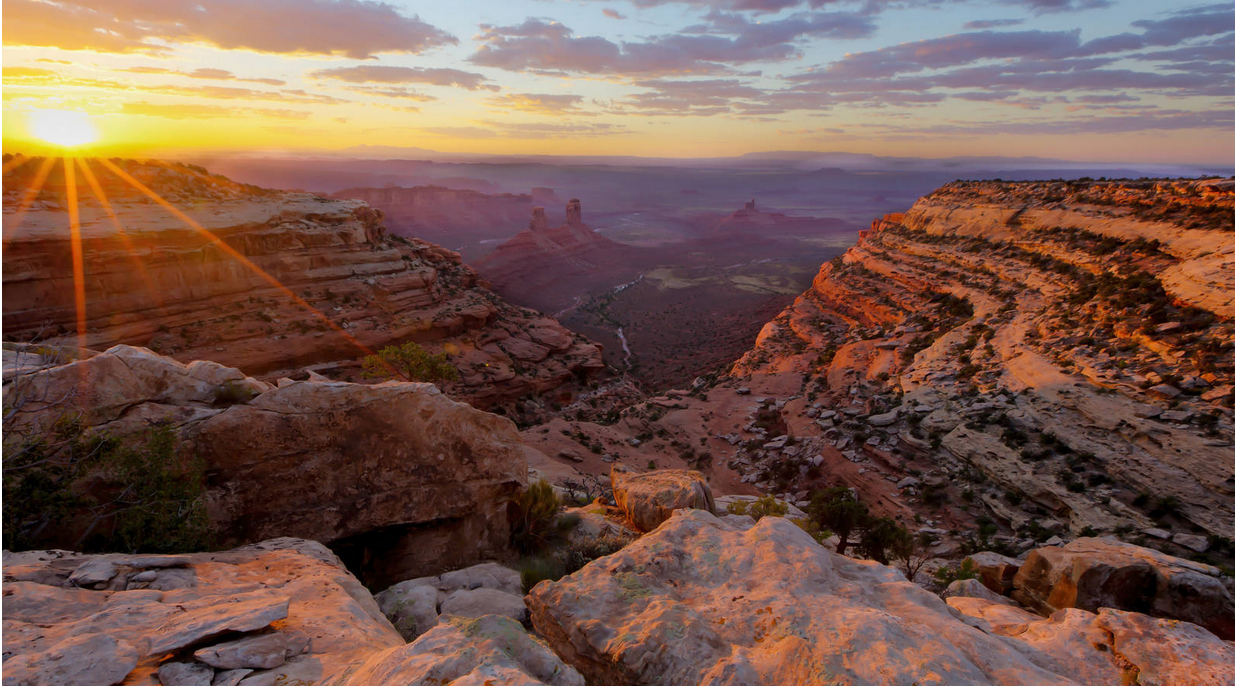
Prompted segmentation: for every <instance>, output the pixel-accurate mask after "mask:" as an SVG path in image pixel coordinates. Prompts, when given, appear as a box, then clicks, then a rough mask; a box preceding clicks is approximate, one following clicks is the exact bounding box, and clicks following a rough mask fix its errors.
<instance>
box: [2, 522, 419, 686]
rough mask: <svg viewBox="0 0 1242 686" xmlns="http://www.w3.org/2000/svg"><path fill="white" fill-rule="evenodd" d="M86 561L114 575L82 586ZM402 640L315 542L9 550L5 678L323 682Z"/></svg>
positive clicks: (40, 680)
mask: <svg viewBox="0 0 1242 686" xmlns="http://www.w3.org/2000/svg"><path fill="white" fill-rule="evenodd" d="M99 562H106V563H107V564H106V565H100V564H98V563H99ZM84 566H92V567H94V568H96V569H99V568H106V569H110V570H111V573H110V575H108V578H107V579H105V580H103V581H97V582H95V583H93V584H91V587H90V588H80V587H78V586H77V585H75V584H74V583H73V582H71V581H70V579H71V577H72V576H73V575H74V573H75V571H77V570H79V569H81V568H82V567H84ZM104 574H106V573H104ZM104 574H100V575H99V576H103V575H104ZM96 578H98V577H96ZM139 579H142V581H139ZM96 587H98V588H96ZM404 645H405V642H404V641H403V640H401V636H400V635H398V634H397V632H396V631H395V630H393V628H392V625H391V624H389V623H388V621H387V620H386V619H385V618H384V615H383V614H382V613H381V612H380V611H379V608H378V607H376V605H375V602H374V601H373V600H372V599H371V597H370V594H368V593H367V592H366V589H364V588H363V587H362V584H360V583H358V580H357V579H355V578H354V577H353V576H352V575H351V574H350V573H349V572H348V571H346V570H345V567H344V566H343V565H342V564H341V562H340V560H339V559H337V558H336V557H335V556H334V555H333V554H332V552H331V551H329V550H328V549H327V548H325V547H324V546H322V545H320V544H318V543H315V542H313V541H305V540H297V539H276V540H272V541H265V542H263V543H260V544H258V545H254V546H247V547H243V548H237V549H235V550H229V551H225V552H219V553H198V554H194V555H184V556H163V555H95V556H92V555H79V554H76V553H69V552H65V551H30V552H24V553H5V555H4V650H5V658H6V659H5V663H4V678H5V684H25V683H30V684H83V686H85V685H87V684H91V685H95V686H99V685H107V684H114V683H120V681H121V680H122V679H124V680H126V683H127V684H155V683H158V681H159V680H163V681H164V682H165V683H169V682H170V681H172V679H173V678H174V677H178V676H179V675H180V676H184V677H186V678H192V677H193V676H194V675H198V676H199V677H201V676H204V675H205V676H206V677H207V679H208V683H209V682H210V680H211V678H213V676H219V675H221V674H223V673H225V672H236V670H250V671H249V672H247V674H249V675H250V676H251V678H253V677H254V676H256V675H270V676H268V677H267V678H269V679H272V680H274V681H273V682H268V683H274V682H275V680H282V681H284V682H285V683H319V681H320V679H321V678H323V676H324V675H328V674H339V673H341V672H343V671H345V670H346V669H347V668H348V667H349V666H350V665H354V664H357V663H361V662H363V661H365V660H367V659H368V658H370V657H371V656H372V655H374V654H376V653H379V652H382V651H386V650H391V649H394V648H400V647H402V646H404ZM10 656H12V657H10ZM161 664H162V665H163V666H161ZM157 672H158V673H157ZM75 674H80V675H82V677H83V678H75V677H74V675H75ZM298 680H304V681H298ZM185 683H195V682H194V681H188V682H185ZM256 683H257V682H256Z"/></svg>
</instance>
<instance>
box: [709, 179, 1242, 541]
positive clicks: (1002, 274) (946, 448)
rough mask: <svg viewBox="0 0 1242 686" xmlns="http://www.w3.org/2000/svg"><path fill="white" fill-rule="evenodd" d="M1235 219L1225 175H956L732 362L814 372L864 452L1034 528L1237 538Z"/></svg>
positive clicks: (893, 218) (855, 252)
mask: <svg viewBox="0 0 1242 686" xmlns="http://www.w3.org/2000/svg"><path fill="white" fill-rule="evenodd" d="M1230 186H1231V184H1230ZM1232 212H1233V196H1232V191H1231V190H1230V191H1229V192H1221V191H1220V190H1219V185H1217V184H1213V183H1210V182H1196V181H1177V182H1114V183H1102V182H1101V183H1096V182H1086V181H1083V182H1071V183H1063V182H1049V183H1002V182H970V183H967V182H959V183H955V184H950V185H948V186H945V187H944V188H941V189H940V190H938V191H936V192H935V193H932V194H931V195H929V196H927V197H925V198H923V199H921V200H919V201H918V202H917V203H916V204H915V205H914V206H913V207H912V208H911V209H910V210H909V211H908V212H906V213H904V214H898V215H889V216H886V217H884V218H883V219H880V220H877V221H876V222H875V223H873V225H872V228H871V229H870V230H868V231H865V232H863V233H862V235H861V236H860V239H859V242H858V245H857V246H856V247H854V248H852V249H851V250H850V251H849V252H847V253H846V254H845V255H844V256H843V257H842V259H840V260H839V261H834V262H832V263H829V264H826V265H825V266H824V268H823V270H822V271H821V273H820V274H819V276H818V277H817V278H816V280H815V284H814V286H813V287H812V288H811V289H810V290H809V291H807V292H806V293H805V294H803V296H801V297H800V298H799V299H798V301H797V302H796V303H795V304H794V306H793V307H791V308H789V309H788V310H787V311H786V312H784V313H782V314H781V315H780V316H779V317H777V318H776V319H775V320H774V321H773V322H772V323H771V324H769V325H768V326H767V327H765V329H764V331H763V332H762V333H761V334H760V336H759V340H758V342H757V345H756V348H755V350H753V351H752V352H751V353H749V354H748V355H747V356H746V357H745V358H744V359H743V360H741V361H740V362H739V363H738V364H737V365H736V367H735V368H734V371H733V373H734V375H755V374H760V375H762V374H765V373H772V372H775V371H779V370H783V369H790V368H796V369H800V370H803V371H804V372H805V373H806V374H808V375H809V377H810V378H811V379H812V383H814V380H816V379H818V380H821V382H822V384H823V388H824V389H825V390H824V393H823V395H824V397H825V398H832V399H833V401H834V402H835V403H842V404H846V403H848V404H849V405H851V406H856V407H863V408H865V412H862V413H860V414H862V415H869V417H868V416H861V417H858V418H852V419H850V420H849V421H848V422H845V423H844V424H845V425H844V426H843V425H842V424H843V423H842V422H840V421H838V422H837V426H836V427H834V429H833V430H832V431H833V432H835V433H831V434H830V435H831V436H833V437H834V438H833V440H834V446H835V447H836V448H838V449H843V454H844V455H846V456H847V457H849V458H850V459H851V461H854V462H857V463H859V464H861V465H863V467H864V469H865V468H867V467H868V466H870V465H872V464H873V463H876V462H879V463H881V464H884V463H886V462H888V463H892V462H894V461H896V462H898V463H900V461H902V460H905V459H909V457H903V458H898V459H897V460H894V458H893V457H890V456H889V455H899V454H905V455H907V456H908V455H911V454H922V455H925V456H930V457H931V463H932V464H934V465H935V467H936V468H938V469H939V470H940V471H941V472H942V473H944V474H946V475H949V476H950V477H952V478H954V479H956V480H958V481H959V483H964V484H969V486H968V490H969V497H971V498H972V499H973V500H974V502H975V509H982V510H984V511H986V512H987V513H988V514H989V516H990V517H993V518H994V519H995V520H997V521H999V522H1000V523H1001V524H1002V525H1004V526H1006V527H1007V528H1010V529H1012V530H1013V531H1014V532H1018V535H1019V536H1022V535H1034V536H1036V537H1038V536H1039V535H1041V534H1042V535H1046V534H1047V530H1048V529H1049V527H1054V528H1055V526H1054V525H1055V523H1057V522H1061V523H1063V524H1064V525H1066V526H1068V527H1070V528H1071V529H1072V530H1075V531H1077V530H1079V529H1083V528H1086V527H1090V528H1092V529H1096V530H1122V531H1136V530H1146V529H1151V530H1152V532H1151V534H1150V535H1151V536H1154V537H1155V539H1158V540H1162V539H1167V538H1168V536H1169V532H1168V531H1166V530H1164V529H1162V528H1158V524H1157V521H1156V520H1162V519H1163V520H1165V521H1166V525H1165V526H1166V528H1167V526H1174V527H1175V528H1176V527H1178V526H1181V527H1187V528H1189V529H1190V530H1192V531H1194V532H1195V533H1206V534H1217V535H1220V536H1231V535H1232V531H1233V513H1234V506H1233V499H1234V483H1233V480H1234V473H1233V436H1234V433H1233V432H1234V428H1233V409H1232V408H1233V377H1234V359H1233V341H1234V321H1233V272H1234V244H1233V241H1234V233H1233V230H1232ZM826 404H827V403H826ZM868 419H869V420H870V421H869V422H867V421H864V420H868ZM855 424H857V427H855V426H854V425H855ZM876 427H883V428H881V429H880V430H881V431H883V432H885V433H886V434H888V435H887V436H882V437H881V440H880V441H879V442H878V443H877V442H876V441H875V440H874V439H873V438H868V439H867V440H865V441H864V440H861V439H860V438H858V437H857V434H856V433H854V434H852V432H853V431H854V430H855V428H861V429H866V430H870V431H874V430H875V428H876ZM863 438H866V436H863ZM861 471H862V470H860V472H861ZM878 471H880V472H881V473H883V472H890V473H893V474H897V475H898V477H899V478H901V476H903V475H901V474H899V472H900V471H901V470H900V469H899V468H898V469H893V468H892V467H891V466H885V467H881V468H880V469H879V470H878ZM979 506H982V507H979Z"/></svg>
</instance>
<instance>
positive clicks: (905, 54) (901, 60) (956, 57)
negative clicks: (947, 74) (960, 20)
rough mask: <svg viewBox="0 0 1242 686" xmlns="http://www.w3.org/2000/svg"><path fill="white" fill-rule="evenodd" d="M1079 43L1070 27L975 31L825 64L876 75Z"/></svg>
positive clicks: (1032, 55) (1046, 52)
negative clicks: (1060, 29)
mask: <svg viewBox="0 0 1242 686" xmlns="http://www.w3.org/2000/svg"><path fill="white" fill-rule="evenodd" d="M1079 45H1080V41H1079V39H1078V30H1077V29H1075V30H1073V31H976V32H971V33H958V34H953V35H949V36H942V37H940V38H929V39H927V40H920V41H913V42H910V43H901V44H899V45H894V46H891V47H887V48H880V49H878V50H872V51H870V52H858V53H852V54H849V55H846V56H845V57H844V58H843V59H841V60H839V61H837V62H835V63H833V64H831V65H829V67H828V68H827V70H826V73H828V74H830V75H833V76H836V77H851V78H878V77H886V76H895V75H897V74H901V73H912V72H921V71H925V70H928V69H943V68H945V67H953V66H960V65H965V64H971V63H973V62H978V61H980V60H987V59H1015V58H1025V59H1048V58H1055V57H1060V56H1064V55H1068V54H1069V53H1071V52H1072V51H1074V50H1076V49H1077V48H1078V47H1079Z"/></svg>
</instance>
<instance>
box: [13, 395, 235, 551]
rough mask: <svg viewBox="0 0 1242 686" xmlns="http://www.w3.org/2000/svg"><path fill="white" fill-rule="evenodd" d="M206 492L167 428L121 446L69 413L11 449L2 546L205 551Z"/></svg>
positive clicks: (195, 464) (208, 539)
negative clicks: (71, 538)
mask: <svg viewBox="0 0 1242 686" xmlns="http://www.w3.org/2000/svg"><path fill="white" fill-rule="evenodd" d="M12 435H13V434H10V436H12ZM205 490H206V489H205V485H204V479H203V467H202V464H201V462H200V461H198V460H197V459H194V458H193V457H192V456H190V455H188V454H186V453H185V451H184V450H182V449H181V446H180V445H179V443H178V440H177V437H176V434H175V433H174V432H173V429H172V427H171V426H169V425H157V426H155V427H153V428H151V429H150V430H148V431H146V432H144V433H142V434H139V435H135V436H129V437H126V438H125V439H124V440H122V439H120V438H117V437H112V436H108V435H106V434H102V433H99V434H95V435H88V434H87V432H86V429H85V427H84V426H83V425H82V424H81V423H80V421H78V419H77V417H75V416H73V415H70V414H66V415H64V416H62V417H61V418H60V419H59V420H57V421H56V422H54V423H53V424H52V425H51V426H49V427H48V428H46V429H45V430H42V431H40V432H38V433H36V434H33V435H30V436H25V437H24V436H17V440H12V441H10V442H9V444H8V445H6V450H5V456H4V508H3V509H4V524H3V528H4V541H5V547H6V548H8V549H10V550H26V549H30V548H39V547H48V546H49V545H58V546H62V547H65V546H67V547H72V548H73V549H75V550H86V551H89V552H123V553H140V552H141V553H172V552H192V551H197V550H205V549H207V548H209V547H210V546H211V544H212V541H213V536H212V533H211V530H210V526H209V522H208V519H207V512H206V505H205V502H204V493H205ZM79 531H81V533H78V532H79ZM70 535H76V540H72V541H71V540H69V539H68V538H67V536H70Z"/></svg>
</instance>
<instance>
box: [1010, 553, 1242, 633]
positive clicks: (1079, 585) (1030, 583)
mask: <svg viewBox="0 0 1242 686" xmlns="http://www.w3.org/2000/svg"><path fill="white" fill-rule="evenodd" d="M1013 587H1014V590H1013V597H1014V598H1016V599H1017V600H1018V601H1020V602H1021V603H1023V604H1024V605H1028V606H1031V607H1034V608H1036V609H1038V610H1040V611H1042V612H1045V613H1048V614H1050V613H1052V612H1054V611H1056V610H1059V609H1061V608H1067V607H1073V608H1078V609H1081V610H1091V611H1093V612H1094V611H1096V610H1098V609H1099V608H1101V607H1111V608H1116V609H1118V610H1128V611H1132V612H1141V613H1143V614H1148V615H1152V616H1153V617H1167V618H1169V619H1180V620H1183V621H1187V622H1194V623H1195V624H1198V625H1200V626H1202V627H1204V628H1206V629H1208V630H1209V631H1211V632H1212V633H1214V634H1216V635H1218V636H1220V637H1221V638H1224V639H1227V640H1233V635H1234V621H1233V620H1234V610H1233V594H1232V593H1231V592H1230V589H1229V586H1228V585H1226V584H1225V582H1224V581H1222V580H1221V578H1220V570H1219V569H1217V568H1215V567H1212V566H1210V565H1205V564H1200V563H1198V562H1191V561H1190V560H1183V559H1181V558H1177V557H1173V556H1172V555H1165V554H1163V553H1160V552H1158V551H1155V550H1151V549H1149V548H1143V547H1140V546H1136V545H1130V544H1128V543H1122V542H1121V541H1117V540H1111V539H1107V538H1079V539H1075V540H1073V541H1070V542H1069V543H1067V544H1066V545H1065V546H1064V547H1045V548H1037V549H1035V550H1032V551H1031V552H1030V554H1029V555H1028V556H1027V558H1026V560H1025V561H1023V563H1022V567H1021V569H1019V570H1018V572H1017V575H1016V576H1015V577H1014V579H1013Z"/></svg>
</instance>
